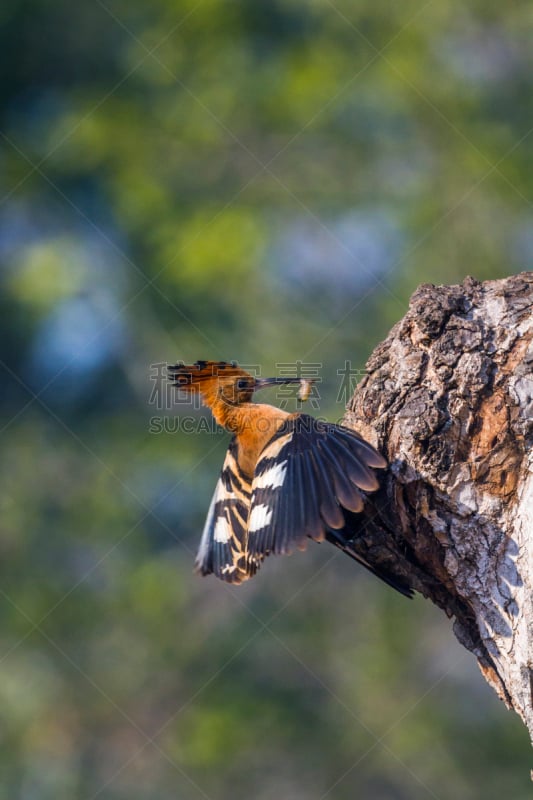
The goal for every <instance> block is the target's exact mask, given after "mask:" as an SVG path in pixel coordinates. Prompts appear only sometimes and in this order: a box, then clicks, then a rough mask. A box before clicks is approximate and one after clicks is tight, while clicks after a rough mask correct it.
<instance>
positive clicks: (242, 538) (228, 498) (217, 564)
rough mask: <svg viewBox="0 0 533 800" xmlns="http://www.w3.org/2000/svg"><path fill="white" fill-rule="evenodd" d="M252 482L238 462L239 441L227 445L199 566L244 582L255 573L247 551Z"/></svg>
mask: <svg viewBox="0 0 533 800" xmlns="http://www.w3.org/2000/svg"><path fill="white" fill-rule="evenodd" d="M250 496H251V486H250V482H249V480H248V479H247V478H246V477H245V476H244V475H243V473H242V472H241V470H240V469H239V465H238V463H237V443H236V440H235V438H233V439H232V440H231V442H230V445H229V447H228V451H227V453H226V457H225V459H224V464H223V465H222V472H221V474H220V478H219V479H218V483H217V485H216V488H215V493H214V495H213V499H212V500H211V505H210V506H209V511H208V513H207V519H206V521H205V525H204V530H203V533H202V538H201V540H200V547H199V549H198V555H197V556H196V569H197V571H198V572H200V573H201V574H202V575H209V574H211V573H214V574H215V575H216V576H217V577H218V578H221V579H222V580H224V581H227V582H228V583H241V582H242V581H243V580H246V579H247V578H250V577H251V576H252V575H254V574H255V571H256V564H255V562H254V561H249V559H248V557H247V553H246V539H247V522H248V515H249V512H250Z"/></svg>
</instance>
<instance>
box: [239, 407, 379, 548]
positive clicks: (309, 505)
mask: <svg viewBox="0 0 533 800" xmlns="http://www.w3.org/2000/svg"><path fill="white" fill-rule="evenodd" d="M385 466H386V461H385V459H384V458H383V457H382V456H380V455H379V453H378V452H377V451H376V450H374V448H373V447H372V446H371V445H370V444H368V443H367V442H365V441H364V440H363V439H361V437H360V436H358V435H357V434H356V433H355V432H354V431H351V430H349V429H348V428H344V427H342V426H340V425H334V424H333V423H327V422H321V421H319V420H316V419H314V418H313V417H310V416H308V415H307V414H299V415H297V416H290V417H288V418H287V421H286V422H285V424H284V425H283V426H282V427H281V428H280V430H279V431H278V432H277V433H276V434H275V436H273V437H272V439H270V441H269V442H268V443H267V445H266V446H265V447H264V449H263V451H262V453H261V455H260V457H259V460H258V462H257V465H256V469H255V474H254V478H253V482H252V495H251V511H250V516H249V519H248V552H249V554H250V556H252V557H254V558H261V557H264V556H267V555H269V554H270V553H283V554H288V553H292V552H293V551H294V550H295V549H300V550H303V549H305V547H306V544H307V538H311V539H314V540H315V541H322V540H323V539H325V538H326V534H327V531H328V530H330V529H333V530H338V529H342V528H344V526H345V524H346V521H345V516H344V513H343V509H347V510H348V511H353V512H358V511H362V509H363V505H364V499H363V495H362V491H363V492H364V491H369V492H371V491H375V490H376V489H377V488H378V486H379V484H378V481H377V478H376V475H375V474H374V472H373V468H374V467H385Z"/></svg>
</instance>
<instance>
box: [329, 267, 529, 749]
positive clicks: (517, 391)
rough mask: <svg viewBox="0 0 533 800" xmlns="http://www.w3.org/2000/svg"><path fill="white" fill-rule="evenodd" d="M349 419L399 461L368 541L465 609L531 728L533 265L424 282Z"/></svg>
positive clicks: (370, 509) (384, 560)
mask: <svg viewBox="0 0 533 800" xmlns="http://www.w3.org/2000/svg"><path fill="white" fill-rule="evenodd" d="M343 422H344V424H345V425H347V426H348V427H351V428H354V429H355V430H357V431H359V432H360V433H361V434H362V435H363V436H364V437H365V438H367V439H368V440H369V441H370V442H372V443H373V444H375V445H376V446H377V447H378V449H379V450H381V452H383V453H384V455H386V456H387V458H388V460H389V464H390V468H389V470H388V471H387V474H386V475H385V478H384V480H383V485H382V488H381V489H380V491H379V492H377V493H376V495H373V496H370V497H369V498H368V502H367V505H366V507H365V514H366V517H365V522H364V524H363V526H362V530H361V532H360V533H359V535H358V538H357V543H358V544H357V546H358V549H359V551H360V552H361V553H362V554H363V555H364V556H365V557H366V558H367V559H368V560H369V561H372V562H373V563H376V564H380V563H381V564H386V565H387V568H388V569H390V570H391V571H394V572H395V573H396V574H397V575H398V576H400V577H401V578H403V579H404V580H405V579H406V580H407V581H408V582H409V583H410V585H411V586H412V587H413V588H414V589H416V590H417V591H419V592H420V593H421V594H423V595H424V596H425V597H428V598H429V599H431V600H432V601H433V602H434V603H436V604H437V605H438V606H439V607H440V608H442V609H443V610H444V611H445V612H446V614H447V615H448V616H450V617H451V616H454V617H455V622H454V631H455V634H456V636H457V638H458V639H459V641H460V642H461V643H462V644H463V645H464V646H465V647H467V648H468V649H469V650H471V651H472V652H473V653H475V655H476V656H477V659H478V662H479V666H480V668H481V671H482V673H483V675H484V676H485V679H486V680H487V681H488V683H489V684H490V685H491V686H492V687H493V688H494V689H495V691H496V692H497V693H498V695H499V696H500V697H501V699H502V700H503V701H504V702H505V703H506V704H507V706H508V707H509V708H513V709H514V710H515V711H516V712H517V713H518V714H520V716H521V717H522V719H523V721H524V722H525V724H526V725H527V726H528V729H529V732H530V735H531V736H532V737H533V696H532V694H533V692H532V684H533V651H532V644H531V642H532V635H531V634H532V633H533V605H532V589H533V563H532V554H533V472H532V468H533V460H532V459H533V457H532V456H531V440H532V438H533V273H523V274H521V275H515V276H513V277H510V278H507V279H505V280H498V281H487V282H485V283H479V282H478V281H476V280H474V279H473V278H467V279H466V280H465V281H464V283H463V284H462V285H461V286H437V287H435V286H432V285H428V284H425V285H423V286H420V287H419V288H418V289H417V291H416V292H415V294H414V295H413V297H412V298H411V303H410V307H409V311H408V312H407V314H406V316H405V317H404V318H403V319H402V320H401V321H400V322H399V323H398V324H397V325H395V327H394V328H393V329H392V331H391V332H390V334H389V336H388V337H387V339H386V340H385V341H384V342H383V343H382V344H380V345H379V346H378V347H377V348H376V350H375V351H374V353H373V354H372V356H371V357H370V359H369V361H368V364H367V374H366V376H365V378H364V379H363V381H362V382H361V383H360V384H359V386H358V387H357V390H356V392H355V395H354V397H353V398H352V400H351V402H350V404H349V406H348V410H347V412H346V416H345V418H344V420H343Z"/></svg>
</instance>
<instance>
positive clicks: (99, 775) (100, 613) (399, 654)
mask: <svg viewBox="0 0 533 800" xmlns="http://www.w3.org/2000/svg"><path fill="white" fill-rule="evenodd" d="M0 20H1V23H2V25H1V34H0V35H1V47H0V62H1V69H2V73H1V77H0V92H1V100H2V103H1V108H2V120H1V125H0V142H1V146H2V157H1V173H0V175H1V182H2V186H1V197H0V213H1V223H0V253H1V258H2V270H1V272H0V277H1V280H2V293H1V304H2V314H1V316H0V326H1V336H0V359H1V363H0V366H1V368H2V375H3V380H2V387H3V392H2V399H1V408H2V422H1V440H2V448H1V451H0V458H1V460H2V466H3V473H2V474H3V480H2V487H1V490H0V502H1V507H2V517H1V519H2V523H1V531H0V549H1V555H2V558H1V569H2V577H1V583H0V601H1V612H2V622H1V628H0V648H1V649H0V716H1V726H0V736H1V740H2V750H1V756H0V759H1V778H0V798H4V797H5V798H9V800H13V798H21V799H22V798H23V799H24V800H29V799H30V798H31V800H33V799H34V798H39V800H48V798H50V800H52V799H53V800H63V798H64V800H72V798H84V799H86V800H89V799H90V800H93V798H96V797H101V798H109V799H110V800H122V799H124V800H126V799H127V800H137V799H139V800H141V798H142V799H143V800H144V799H145V798H155V797H157V798H158V800H165V799H166V798H176V797H179V798H199V797H204V798H206V797H207V798H211V800H214V799H215V798H217V800H224V799H225V798H234V797H253V798H257V800H261V799H262V798H265V799H266V798H278V797H284V798H291V800H298V798H302V799H303V798H306V800H307V799H308V798H329V797H331V798H339V800H342V799H343V798H352V797H354V796H357V797H361V798H367V797H368V798H370V797H372V798H378V799H379V798H383V799H384V800H385V798H386V799H387V800H390V798H395V799H396V798H398V799H403V798H406V799H407V798H409V799H410V800H412V799H413V798H414V799H415V800H416V799H417V798H431V797H432V798H438V799H439V800H446V799H447V798H454V800H455V798H457V797H460V798H462V800H469V799H470V798H472V800H474V798H479V797H484V798H489V799H490V798H494V800H496V798H500V797H501V796H502V794H503V793H504V792H505V794H506V796H509V797H513V798H516V800H520V798H525V797H526V796H529V791H530V789H529V779H528V770H529V763H530V754H529V748H528V742H527V734H526V732H525V730H523V729H522V727H521V724H520V722H519V720H518V718H515V717H514V716H513V715H511V714H509V713H508V712H506V711H505V710H504V708H503V706H502V705H501V704H500V703H499V701H498V700H497V699H496V698H495V697H494V696H493V695H492V694H491V692H490V690H489V689H488V688H487V687H486V686H485V685H484V683H483V681H482V679H481V677H480V676H479V675H478V673H477V667H476V666H475V663H474V659H473V658H472V657H471V656H469V655H468V654H467V653H466V652H463V651H462V650H461V649H460V647H459V645H457V644H456V642H455V640H454V637H453V634H452V632H451V630H450V625H449V623H448V622H447V621H446V620H445V619H441V618H440V614H439V612H437V611H436V610H435V609H433V608H432V607H431V606H429V604H427V603H424V602H423V601H422V600H420V599H418V600H415V601H413V602H407V601H406V600H404V599H402V598H401V597H400V596H399V595H398V596H396V595H395V594H394V593H393V592H392V590H389V589H388V588H387V587H384V586H381V585H379V584H378V582H377V581H375V580H373V579H372V578H371V577H368V576H367V575H366V574H363V571H362V570H359V569H357V568H356V567H355V566H354V565H353V564H351V563H349V562H348V559H345V558H343V557H342V556H340V557H338V556H337V555H336V553H335V552H332V549H331V548H326V547H323V548H321V547H316V546H311V547H310V548H309V551H308V552H307V553H306V554H305V555H300V556H298V557H294V558H291V559H277V560H276V559H272V560H270V563H267V564H266V565H265V566H264V568H263V570H262V571H261V574H260V576H259V577H258V578H257V579H256V580H255V581H253V582H251V583H250V584H249V585H245V586H243V587H240V588H229V587H227V586H225V585H223V584H221V583H217V582H215V581H214V580H200V579H199V578H197V577H195V576H193V575H192V572H191V570H192V563H193V554H194V550H195V548H196V546H197V543H198V539H199V533H200V531H201V527H202V524H203V518H204V516H205V513H206V509H207V506H208V503H209V499H210V495H211V492H212V489H213V487H214V483H215V481H216V477H217V472H218V470H219V468H220V466H221V463H222V458H223V453H224V450H225V447H226V445H227V438H226V435H225V434H222V433H220V432H218V431H216V430H215V429H211V428H210V426H209V425H203V427H202V429H201V430H200V432H198V433H197V434H196V435H193V434H191V433H187V432H186V431H184V430H183V429H181V430H180V429H177V428H178V427H179V426H176V425H175V417H176V415H178V417H179V419H182V418H183V416H184V415H186V416H187V415H188V416H189V417H190V419H192V420H193V422H196V423H200V421H201V420H202V419H203V415H202V414H201V413H200V412H198V411H197V410H195V409H191V408H190V407H185V406H183V405H180V404H179V403H176V402H175V401H174V399H173V398H172V396H170V397H169V398H167V397H166V395H165V386H164V384H163V383H162V382H161V380H160V376H161V369H160V367H158V366H157V365H160V364H162V363H164V362H165V361H167V360H175V359H177V358H184V359H186V360H194V359H196V358H206V357H207V358H220V359H230V358H235V359H237V360H239V361H240V362H241V363H243V364H246V365H257V366H258V367H260V368H261V371H262V374H263V375H267V374H276V371H277V370H279V368H280V367H279V365H280V364H281V363H283V364H293V365H294V364H296V362H298V361H300V362H302V363H303V364H306V365H310V364H312V365H315V367H314V368H317V369H319V372H320V375H321V377H322V383H321V384H319V391H320V404H319V409H318V410H317V409H310V410H311V412H312V413H315V414H321V415H324V416H325V417H327V418H329V419H332V420H334V419H338V418H339V417H341V416H342V413H343V407H344V406H343V404H344V402H345V401H346V400H347V399H348V398H347V397H346V396H344V394H345V393H343V391H341V377H340V374H341V373H342V370H343V369H344V367H345V363H346V362H347V361H348V362H349V364H350V367H351V368H353V370H354V373H353V375H352V376H350V377H353V378H354V379H355V378H356V377H357V375H358V374H360V372H359V371H362V370H363V369H364V362H365V359H366V357H367V356H368V354H369V353H370V352H371V350H372V349H373V347H374V346H375V345H376V344H377V342H378V341H379V340H380V339H381V338H383V337H384V336H385V334H386V333H387V331H388V329H389V328H390V326H391V325H392V324H393V323H394V322H395V321H397V320H398V319H399V318H400V317H402V316H403V314H404V313H405V310H406V305H407V302H408V298H409V295H410V294H411V292H412V291H413V290H414V288H415V287H416V286H417V285H418V284H419V283H422V282H433V283H439V282H444V283H453V282H459V281H461V280H462V279H463V278H464V277H465V276H466V275H467V274H472V275H474V276H475V277H476V278H478V279H487V278H497V277H502V276H504V275H507V274H510V273H513V272H519V271H521V270H523V269H527V268H528V265H529V264H531V254H532V251H533V235H532V232H531V231H532V228H531V189H532V182H533V178H532V173H531V169H528V166H530V164H531V119H532V107H531V106H532V102H533V100H532V99H533V92H532V80H531V76H532V74H533V71H532V63H531V62H532V58H531V52H532V51H531V46H530V43H531V33H532V18H531V9H530V6H529V4H528V3H525V2H523V3H522V2H513V3H509V4H487V3H485V2H480V1H479V0H470V2H467V3H466V4H465V3H459V2H449V3H445V4H442V3H437V2H435V0H429V2H424V0H417V1H416V2H411V0H407V2H405V3H400V4H393V3H385V2H382V0H372V2H370V0H358V2H355V3H354V2H348V0H335V2H330V0H285V2H273V0H270V2H266V1H265V0H253V1H252V0H249V2H246V1H245V0H154V1H153V2H151V3H143V2H140V0H129V2H125V0H103V1H102V0H95V2H90V3H85V2H83V3H80V4H76V3H69V2H66V0H56V2H54V3H50V2H47V0H11V2H7V3H4V4H3V5H2V7H1V8H0ZM151 365H155V366H151ZM316 365H320V366H319V367H317V366H316ZM352 388H353V387H352ZM271 400H274V398H273V397H271ZM291 403H292V404H294V401H293V400H289V401H288V408H289V410H292V409H293V408H294V405H292V406H291ZM154 417H155V418H156V420H155V421H154V419H153V418H154ZM161 428H163V430H162V431H161Z"/></svg>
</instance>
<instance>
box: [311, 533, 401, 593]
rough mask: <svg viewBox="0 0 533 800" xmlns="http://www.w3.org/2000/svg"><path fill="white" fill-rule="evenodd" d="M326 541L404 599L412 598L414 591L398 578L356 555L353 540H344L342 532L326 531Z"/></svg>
mask: <svg viewBox="0 0 533 800" xmlns="http://www.w3.org/2000/svg"><path fill="white" fill-rule="evenodd" d="M326 539H327V540H328V542H331V544H334V545H335V546H336V547H338V548H339V549H340V550H342V552H343V553H346V555H347V556H350V558H353V559H354V561H357V562H358V564H361V565H362V566H363V567H365V568H366V569H368V570H369V571H370V572H371V573H372V574H373V575H375V576H376V577H377V578H380V579H381V580H382V581H384V582H385V583H386V584H388V585H389V586H392V588H393V589H396V591H397V592H400V594H403V595H404V597H409V598H412V597H414V591H413V589H411V587H410V586H409V584H408V583H407V582H406V581H403V580H402V579H401V578H399V577H398V576H396V575H393V574H392V573H391V572H389V570H388V569H387V568H384V567H382V566H377V565H374V564H370V563H369V562H368V561H367V560H366V558H364V557H363V556H362V555H360V554H359V553H357V552H356V551H355V549H354V544H355V543H354V540H353V538H352V539H346V538H345V537H344V536H343V535H342V530H328V532H327V533H326Z"/></svg>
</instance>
